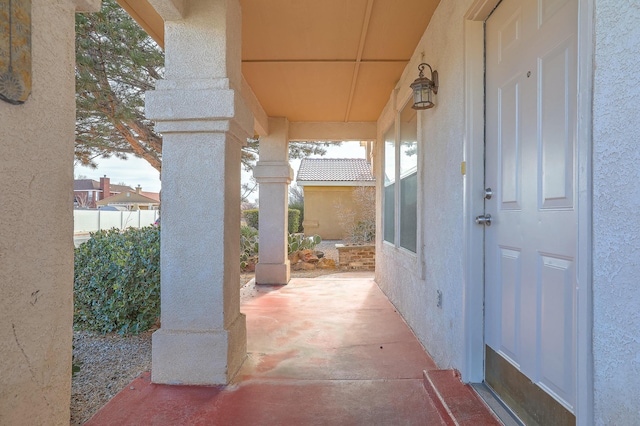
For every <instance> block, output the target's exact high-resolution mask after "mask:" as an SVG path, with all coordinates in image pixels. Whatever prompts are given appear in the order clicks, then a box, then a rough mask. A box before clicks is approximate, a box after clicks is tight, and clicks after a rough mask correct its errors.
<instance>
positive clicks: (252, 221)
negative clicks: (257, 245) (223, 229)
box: [244, 209, 258, 229]
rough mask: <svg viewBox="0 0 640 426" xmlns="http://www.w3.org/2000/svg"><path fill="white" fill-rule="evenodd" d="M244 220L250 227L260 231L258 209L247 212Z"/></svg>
mask: <svg viewBox="0 0 640 426" xmlns="http://www.w3.org/2000/svg"><path fill="white" fill-rule="evenodd" d="M244 220H245V221H246V222H247V225H249V226H250V227H252V228H255V229H258V209H252V210H245V211H244Z"/></svg>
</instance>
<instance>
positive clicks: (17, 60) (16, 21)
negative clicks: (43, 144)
mask: <svg viewBox="0 0 640 426" xmlns="http://www.w3.org/2000/svg"><path fill="white" fill-rule="evenodd" d="M30 94H31V0H0V99H2V100H3V101H6V102H9V103H10V104H14V105H18V104H22V103H24V102H25V101H26V100H27V98H28V97H29V95H30Z"/></svg>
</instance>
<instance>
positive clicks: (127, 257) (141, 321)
mask: <svg viewBox="0 0 640 426" xmlns="http://www.w3.org/2000/svg"><path fill="white" fill-rule="evenodd" d="M159 315H160V227H146V228H142V229H135V228H129V229H127V230H126V231H120V230H117V229H111V230H109V231H98V232H96V233H93V234H91V238H90V239H89V240H88V241H87V242H85V243H84V244H82V245H81V246H80V247H78V248H76V249H75V261H74V315H73V319H74V326H75V327H76V328H79V329H85V330H91V331H97V332H100V333H108V332H111V331H117V332H118V333H120V334H138V333H141V332H143V331H146V330H149V329H150V328H151V327H152V326H153V325H154V324H155V323H156V320H157V319H158V317H159Z"/></svg>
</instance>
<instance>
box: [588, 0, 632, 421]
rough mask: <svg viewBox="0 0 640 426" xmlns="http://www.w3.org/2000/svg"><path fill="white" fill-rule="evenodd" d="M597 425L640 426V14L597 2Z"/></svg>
mask: <svg viewBox="0 0 640 426" xmlns="http://www.w3.org/2000/svg"><path fill="white" fill-rule="evenodd" d="M595 5H596V13H595V75H594V100H593V114H594V119H593V312H594V314H593V323H594V324H593V326H594V329H593V355H594V409H595V424H602V425H605V424H606V425H613V424H616V425H621V424H637V422H638V419H639V418H640V382H639V381H638V377H640V331H639V330H640V285H639V277H640V184H639V182H640V167H639V165H640V133H639V132H638V125H639V124H640V108H639V107H638V99H640V79H639V77H638V70H639V69H640V50H639V47H638V46H639V45H638V43H639V41H640V26H639V25H638V23H640V6H639V5H638V3H637V1H634V0H598V1H596V2H595Z"/></svg>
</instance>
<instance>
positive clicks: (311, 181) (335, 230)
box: [296, 158, 376, 240]
mask: <svg viewBox="0 0 640 426" xmlns="http://www.w3.org/2000/svg"><path fill="white" fill-rule="evenodd" d="M296 183H297V185H298V186H300V187H302V188H303V190H304V222H303V224H302V226H304V232H305V234H318V235H320V237H322V239H323V240H340V239H342V238H343V232H344V230H343V229H342V228H341V227H340V223H341V221H340V214H341V212H345V211H349V210H351V211H352V210H355V209H356V206H355V205H354V201H353V191H354V190H355V189H356V188H359V187H370V188H371V190H374V188H375V184H376V179H375V177H374V176H373V173H372V171H371V164H370V163H369V162H367V160H365V159H362V158H305V159H303V160H302V161H301V162H300V168H299V169H298V176H297V178H296Z"/></svg>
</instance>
